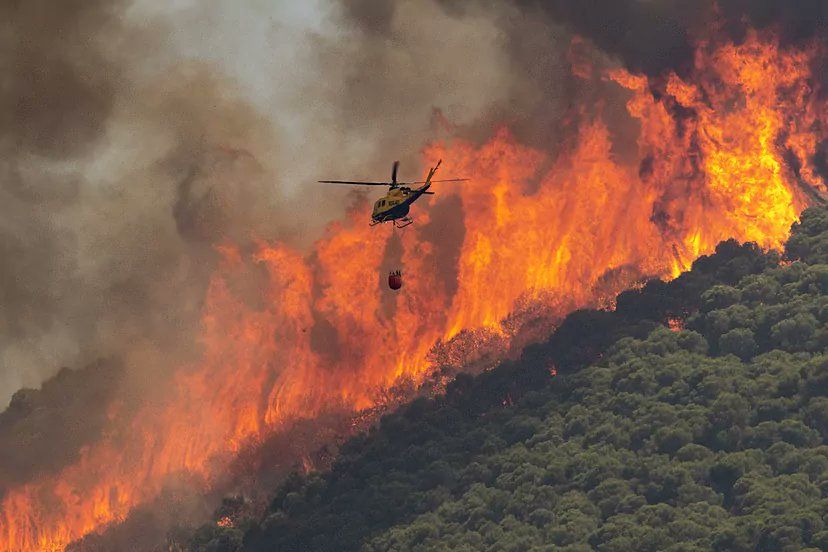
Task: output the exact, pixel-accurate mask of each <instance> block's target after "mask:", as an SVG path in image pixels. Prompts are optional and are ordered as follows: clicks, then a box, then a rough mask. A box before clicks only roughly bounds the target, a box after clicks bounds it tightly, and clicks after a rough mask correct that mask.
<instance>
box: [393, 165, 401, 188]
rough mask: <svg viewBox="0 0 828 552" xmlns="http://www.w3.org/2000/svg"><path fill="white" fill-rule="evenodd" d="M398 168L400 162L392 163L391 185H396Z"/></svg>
mask: <svg viewBox="0 0 828 552" xmlns="http://www.w3.org/2000/svg"><path fill="white" fill-rule="evenodd" d="M399 166H400V162H399V161H394V166H393V167H392V168H391V183H392V184H396V183H397V169H398V168H399Z"/></svg>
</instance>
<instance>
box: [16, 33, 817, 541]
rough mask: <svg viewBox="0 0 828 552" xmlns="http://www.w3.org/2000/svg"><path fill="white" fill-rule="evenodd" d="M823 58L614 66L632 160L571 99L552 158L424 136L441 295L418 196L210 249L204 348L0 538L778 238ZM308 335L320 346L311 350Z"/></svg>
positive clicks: (801, 160)
mask: <svg viewBox="0 0 828 552" xmlns="http://www.w3.org/2000/svg"><path fill="white" fill-rule="evenodd" d="M818 55H821V52H819V51H818V50H817V47H816V46H814V47H812V48H804V49H793V50H787V49H786V50H782V49H781V48H780V46H779V45H778V44H777V42H776V41H775V40H774V39H773V37H772V36H769V35H759V34H757V33H753V34H751V35H750V36H748V38H747V40H745V41H744V42H743V43H742V44H740V45H735V44H731V43H724V44H717V43H715V42H710V43H701V44H700V45H699V47H698V52H697V55H696V63H695V71H694V72H693V76H692V78H688V79H683V78H680V77H679V76H677V75H669V76H667V77H665V78H661V79H652V78H649V79H648V78H646V77H643V76H639V75H633V74H630V73H628V72H626V71H623V70H615V71H612V72H611V73H609V74H608V75H606V76H605V78H607V79H609V80H610V82H614V83H617V85H618V86H620V87H622V88H623V89H626V90H627V91H628V93H629V94H630V99H629V102H628V104H627V109H628V112H629V114H630V115H631V116H632V117H633V118H634V119H636V120H637V121H638V122H639V123H640V128H641V131H640V134H639V138H638V143H637V151H638V155H637V156H635V158H634V159H624V158H621V156H619V155H617V154H616V153H615V152H614V144H613V136H612V134H611V132H610V130H609V129H608V126H607V124H605V122H604V120H603V119H602V116H601V112H600V109H595V110H592V112H591V113H587V110H586V109H582V112H581V113H580V118H579V120H580V121H581V123H580V124H579V127H578V128H577V131H576V132H574V133H572V135H571V138H570V139H568V141H567V143H566V144H565V145H564V147H563V150H562V151H561V153H560V154H559V155H557V156H556V158H554V159H551V158H550V156H549V154H546V153H544V152H541V151H537V150H534V149H532V148H529V147H526V146H524V145H521V144H520V143H518V142H517V141H516V140H515V139H514V138H513V137H512V135H510V133H509V132H508V131H507V130H506V129H503V130H501V131H499V132H498V133H497V134H496V135H495V136H494V137H493V138H492V139H491V140H490V141H488V142H487V143H485V144H483V145H482V146H475V145H473V144H470V143H466V142H462V141H454V142H452V143H451V144H433V145H430V146H429V147H427V148H426V150H425V153H424V161H425V162H432V161H434V160H436V159H437V158H442V159H444V160H445V170H446V172H447V173H451V174H461V175H463V176H467V177H469V178H471V182H470V183H468V185H464V186H463V187H462V188H461V187H458V188H452V189H446V190H441V194H440V195H437V196H435V198H436V199H435V200H434V201H436V202H441V201H460V202H462V210H460V211H458V212H456V216H457V217H461V218H462V222H463V225H464V228H465V234H464V237H463V242H462V246H461V251H460V256H459V261H458V262H457V274H458V277H457V281H456V287H454V286H451V285H447V284H446V283H445V281H444V280H445V279H444V278H443V279H442V280H441V279H440V278H438V276H437V274H436V272H435V270H434V268H433V267H434V266H435V264H436V263H437V260H438V256H439V255H440V254H441V253H440V251H439V244H435V243H431V242H429V241H428V240H427V239H425V238H424V232H425V230H424V228H426V227H427V226H428V222H429V216H428V209H427V208H426V206H424V205H422V204H418V205H417V209H418V213H417V216H418V218H419V224H418V225H415V226H413V227H412V228H411V229H409V230H407V231H405V232H404V233H402V234H403V235H402V236H401V237H400V236H398V237H397V238H391V233H390V231H386V230H387V228H383V227H381V228H374V229H369V228H368V225H367V223H366V221H367V220H368V211H367V208H359V209H356V210H355V211H354V213H352V214H351V215H349V217H348V218H346V219H345V220H342V221H339V222H336V223H333V224H332V225H331V226H330V227H329V229H328V231H327V234H326V236H325V237H324V238H323V239H321V240H320V241H319V242H318V243H317V244H316V245H315V247H314V250H313V252H312V254H311V255H305V254H303V253H301V252H299V251H294V250H292V249H290V248H289V247H287V246H285V245H283V244H279V243H260V244H259V245H258V248H257V249H256V251H255V252H253V253H248V252H244V251H242V250H241V249H239V248H237V247H235V246H233V245H232V244H227V245H224V246H222V247H221V248H220V250H221V254H222V258H223V261H222V263H221V266H220V269H219V270H218V271H217V273H216V274H215V275H214V277H213V278H212V282H211V284H210V286H209V290H208V293H207V297H206V301H205V307H204V314H203V333H202V336H201V341H202V344H203V358H202V360H201V361H200V362H199V363H197V364H196V365H193V366H187V367H182V368H181V369H180V370H179V371H178V372H177V373H176V375H175V377H174V381H173V383H172V385H171V386H170V389H169V394H168V395H167V396H166V397H165V398H164V399H162V401H161V403H160V406H159V405H158V404H157V403H156V404H154V405H151V406H147V407H146V408H144V409H142V410H140V411H139V412H138V413H137V414H136V415H135V416H134V417H133V418H132V419H131V420H129V421H127V422H124V421H123V420H113V422H112V427H111V429H110V430H109V431H108V432H107V433H106V435H105V436H104V437H103V438H102V440H101V441H100V442H98V443H96V444H93V445H91V446H89V447H87V448H85V449H84V450H82V451H81V454H80V458H79V460H78V461H77V462H76V463H75V464H73V465H70V466H68V467H66V468H64V469H63V470H62V471H61V472H60V473H58V474H55V475H49V476H44V477H42V478H41V479H39V480H36V481H33V482H31V483H28V484H25V485H21V486H20V487H18V488H14V489H11V490H9V491H8V492H7V494H6V495H5V496H4V497H3V499H2V508H1V509H0V549H2V550H9V551H29V550H62V549H63V548H64V547H65V546H66V545H67V544H68V543H70V542H72V541H73V540H76V539H78V538H80V537H82V536H83V535H85V534H87V533H90V532H94V531H96V530H100V529H101V528H102V527H104V526H106V525H107V524H110V523H113V522H118V521H120V520H123V519H124V518H125V517H126V516H127V515H128V514H129V512H130V511H131V510H132V509H134V508H135V507H136V506H137V505H140V504H142V503H146V502H147V501H150V500H152V499H153V498H155V497H157V496H158V495H159V494H160V493H161V490H162V488H163V487H164V485H165V483H166V482H168V481H169V478H170V477H173V476H176V475H180V474H186V475H187V476H188V477H190V478H193V479H195V480H198V481H201V482H202V484H203V485H204V486H205V488H208V487H209V486H210V484H211V481H213V480H214V478H215V476H216V475H217V474H218V473H220V472H221V470H222V469H223V467H225V466H226V465H227V463H228V462H229V461H230V460H231V459H232V458H233V456H234V455H235V454H236V453H237V452H238V451H239V450H240V449H241V448H242V447H244V446H245V444H247V443H249V442H250V441H251V440H253V439H259V438H262V437H263V436H266V435H268V434H270V433H272V432H275V431H279V429H280V428H281V427H284V425H285V424H287V423H289V422H290V421H291V420H296V419H299V418H307V417H313V416H315V415H317V414H318V413H320V412H322V411H323V410H325V409H327V408H330V407H331V406H332V405H336V406H340V407H342V408H345V409H348V410H350V411H353V412H357V411H360V410H362V409H366V408H370V407H372V406H374V405H375V403H376V395H375V394H374V392H373V390H376V389H383V388H388V387H390V386H392V385H394V383H395V382H397V381H399V380H400V378H408V379H411V380H413V381H415V382H417V381H422V380H423V378H424V377H425V376H426V375H427V373H428V370H429V362H428V360H427V359H428V353H429V350H430V349H431V348H432V347H433V345H434V344H435V343H436V342H438V341H440V340H443V341H446V340H450V339H452V338H453V337H455V336H458V334H460V333H461V332H462V331H463V330H466V329H475V328H487V329H489V330H492V331H493V332H495V333H497V332H503V331H504V330H503V326H502V325H501V322H502V321H503V320H504V319H505V318H506V317H508V316H509V315H510V314H512V313H514V312H515V311H516V310H518V309H520V308H521V307H520V306H521V305H527V304H538V303H540V304H543V305H547V306H548V307H549V309H550V311H551V312H555V313H557V314H558V315H561V314H564V313H566V312H567V311H569V310H571V309H573V308H577V307H581V306H585V305H591V304H596V303H597V302H598V301H599V300H602V299H604V298H605V297H601V296H600V295H606V294H607V293H608V292H611V291H613V290H612V289H610V290H607V289H606V288H605V287H601V285H600V284H601V282H602V281H603V280H602V279H604V278H605V277H606V275H607V274H609V273H612V271H617V270H620V269H624V268H629V267H632V268H633V269H634V271H633V273H635V274H636V275H638V277H640V276H642V275H651V276H661V277H671V276H675V275H676V274H678V273H679V272H680V271H682V270H684V269H686V268H688V267H689V265H690V264H691V263H692V261H693V260H694V259H695V258H697V257H698V256H699V255H701V254H705V253H708V252H710V251H711V250H712V249H713V247H714V246H715V245H716V243H718V242H719V241H720V240H723V239H726V238H730V237H736V238H738V239H740V240H746V241H747V240H750V241H756V242H757V243H759V244H760V245H761V246H763V247H779V246H780V245H781V244H782V243H783V241H784V240H785V238H786V236H787V234H788V231H789V228H790V225H791V224H792V223H793V222H794V221H795V220H796V218H797V214H798V212H799V211H800V210H801V209H802V208H804V207H805V206H806V205H807V203H808V201H809V198H808V196H807V194H806V193H805V192H804V191H803V190H804V189H805V188H804V187H803V185H807V186H810V187H811V189H816V190H818V191H820V192H821V191H823V190H824V188H825V183H824V182H823V180H822V179H821V177H820V176H819V174H818V172H817V170H816V168H815V167H814V165H813V162H812V156H813V153H814V151H815V149H816V147H817V144H818V143H819V142H820V141H821V140H823V139H824V138H825V136H824V135H823V134H820V130H821V129H822V128H825V124H826V122H828V121H826V120H825V119H826V116H827V115H826V114H827V113H828V109H826V106H825V103H824V102H823V101H821V100H819V99H818V97H817V94H816V93H815V91H814V90H813V86H814V84H813V79H812V78H811V75H810V74H809V69H808V68H809V66H810V63H811V61H812V60H813V59H814V58H815V57H816V56H818ZM575 73H576V74H577V75H578V76H579V77H580V78H588V76H589V75H590V74H591V71H588V70H586V69H584V68H583V67H581V66H579V67H577V68H576V71H575ZM590 109H592V108H590ZM790 156H793V157H795V158H796V159H797V160H798V162H797V169H796V170H794V169H792V168H791V167H790V164H789V163H787V162H786V161H785V160H786V159H788V158H790ZM455 194H459V198H458V197H456V196H455ZM392 239H400V240H401V244H402V256H403V263H404V265H405V271H406V274H409V275H416V276H415V277H411V278H409V279H408V280H407V281H406V284H405V287H404V289H403V290H402V291H401V292H400V293H398V294H397V295H396V296H395V297H394V299H393V305H392V306H393V308H392V309H391V310H390V311H389V309H388V308H386V306H384V305H383V291H382V288H381V287H379V286H381V282H380V277H381V276H382V274H383V273H384V272H382V271H381V268H382V267H381V263H382V258H383V251H384V250H385V249H386V247H388V246H389V243H390V242H391V240H392ZM260 270H263V271H264V273H265V275H266V284H265V285H264V286H263V288H262V289H261V293H262V298H263V299H264V300H263V301H262V302H261V304H262V305H263V306H261V307H252V306H251V305H250V304H249V302H247V301H245V299H244V298H243V297H241V294H239V293H238V292H237V291H235V290H234V286H233V282H234V281H235V279H237V278H244V277H246V276H248V275H249V274H250V273H251V272H256V271H260ZM378 275H379V276H378ZM372 283H375V284H376V285H370V284H372ZM629 283H631V282H629V281H626V282H617V284H616V285H615V288H620V287H621V286H622V285H626V284H629ZM597 290H603V291H597ZM614 291H618V289H615V290H614ZM320 320H324V322H325V325H326V331H325V332H323V333H322V337H320V336H319V335H318V334H317V335H316V337H314V332H313V331H309V328H313V327H314V326H315V325H318V324H319V321H320ZM314 339H317V340H318V339H323V340H325V341H326V342H325V347H324V348H325V349H326V350H328V351H335V353H329V352H328V353H326V352H320V348H319V347H318V346H316V345H315V344H314Z"/></svg>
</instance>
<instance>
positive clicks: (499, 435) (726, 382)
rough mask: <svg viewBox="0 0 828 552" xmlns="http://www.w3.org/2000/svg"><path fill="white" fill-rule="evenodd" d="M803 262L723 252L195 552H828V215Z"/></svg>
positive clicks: (281, 493) (452, 391)
mask: <svg viewBox="0 0 828 552" xmlns="http://www.w3.org/2000/svg"><path fill="white" fill-rule="evenodd" d="M786 255H787V257H788V258H790V259H792V260H793V262H786V263H783V264H781V265H780V264H779V262H778V261H779V259H778V256H777V255H775V254H762V253H761V252H759V251H758V250H757V249H756V248H755V247H752V246H738V245H737V244H735V243H733V242H725V243H724V244H722V245H720V247H719V248H718V250H717V253H716V255H713V256H710V257H707V258H702V259H699V261H697V262H696V263H695V264H694V267H693V270H692V271H691V272H689V273H688V274H685V275H683V276H682V277H681V278H678V279H677V280H675V281H673V282H670V283H662V282H651V283H650V284H648V285H647V286H645V287H644V288H642V289H641V290H637V291H632V292H627V293H624V294H622V295H621V296H619V298H618V304H617V309H616V311H615V312H598V311H581V312H577V313H573V314H572V315H570V316H569V317H568V318H567V320H566V321H565V322H564V323H563V324H562V325H561V327H560V328H559V329H558V331H557V332H556V333H555V335H553V336H552V338H550V340H549V341H548V342H547V343H544V344H540V345H536V346H533V347H531V348H529V349H528V350H527V351H526V353H525V354H524V355H523V358H522V359H521V360H520V361H518V362H511V363H504V364H503V365H502V366H500V367H498V368H497V369H495V370H492V371H491V372H488V373H485V374H483V375H481V376H479V377H476V378H472V377H470V376H460V377H458V378H457V380H456V381H455V382H454V383H453V384H451V385H450V386H449V388H448V389H447V392H446V394H445V396H441V397H438V398H435V399H418V400H416V401H414V402H413V403H411V404H410V405H408V406H407V407H405V408H402V409H400V410H399V411H398V412H396V413H394V414H390V415H388V416H385V417H384V418H383V419H382V421H381V423H380V424H379V426H378V427H377V428H375V429H374V430H372V431H371V432H370V433H369V434H364V435H360V436H357V437H355V438H354V439H352V440H351V441H349V442H348V443H347V444H346V445H345V446H344V447H343V448H342V449H341V451H340V458H339V460H338V461H337V463H336V464H335V465H334V467H333V469H332V470H331V471H330V472H329V473H319V474H312V475H310V476H307V477H304V476H299V475H295V476H293V477H291V478H290V479H289V480H288V481H286V482H285V483H284V484H283V485H282V487H281V488H280V489H279V490H278V491H277V493H276V495H275V497H274V499H273V501H272V504H271V507H270V511H269V512H268V514H267V515H266V516H265V517H264V518H263V519H261V520H258V521H257V522H254V523H253V526H252V527H251V528H249V529H248V530H247V532H246V534H245V535H243V536H242V534H241V531H239V530H238V529H234V528H219V527H216V526H212V527H205V528H202V529H201V530H200V531H199V533H198V535H197V536H196V538H195V539H194V540H193V541H192V542H191V548H192V549H193V550H213V551H221V550H227V551H230V550H236V549H237V548H238V547H239V546H240V545H241V546H242V547H243V549H245V550H250V551H260V550H261V551H264V550H271V551H272V550H276V551H347V550H364V551H367V552H379V551H409V550H412V551H433V550H436V551H439V550H452V551H461V550H462V551H469V552H472V551H481V550H490V551H516V552H517V551H553V550H561V551H570V552H574V551H582V550H583V551H586V550H599V551H607V552H610V551H619V552H620V551H630V550H642V551H676V552H678V551H682V552H685V551H693V550H722V551H748V550H761V551H776V550H779V551H787V550H805V549H815V550H828V446H826V437H828V354H826V345H828V325H826V323H828V299H827V298H826V291H828V212H826V211H824V210H821V209H811V210H808V211H806V212H805V213H804V214H803V216H802V223H801V224H799V225H797V226H795V227H794V234H793V236H792V237H791V239H790V241H789V244H788V247H787V249H786ZM668 319H680V320H683V321H684V324H685V329H684V330H682V331H670V330H668V329H667V328H666V327H665V323H666V322H667V320H668ZM551 367H555V368H556V369H557V370H558V375H557V376H554V377H552V376H551V375H550V372H549V369H550V368H551ZM240 543H241V544H240Z"/></svg>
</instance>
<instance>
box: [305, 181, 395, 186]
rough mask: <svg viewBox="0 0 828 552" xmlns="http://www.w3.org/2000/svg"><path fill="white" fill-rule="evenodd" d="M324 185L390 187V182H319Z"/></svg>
mask: <svg viewBox="0 0 828 552" xmlns="http://www.w3.org/2000/svg"><path fill="white" fill-rule="evenodd" d="M317 182H320V183H322V184H353V185H355V186H390V185H391V184H390V183H388V182H358V181H356V180H317Z"/></svg>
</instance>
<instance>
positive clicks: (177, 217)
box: [0, 0, 555, 405]
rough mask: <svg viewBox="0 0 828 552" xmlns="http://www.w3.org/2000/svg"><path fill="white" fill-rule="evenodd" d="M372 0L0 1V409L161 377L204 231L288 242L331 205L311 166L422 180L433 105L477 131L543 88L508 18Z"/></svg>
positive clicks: (322, 219) (199, 280)
mask: <svg viewBox="0 0 828 552" xmlns="http://www.w3.org/2000/svg"><path fill="white" fill-rule="evenodd" d="M379 4H382V3H377V4H375V5H374V6H369V5H368V4H365V6H366V7H365V8H364V12H363V14H362V15H360V7H359V6H358V5H357V4H348V3H343V4H341V5H339V4H333V5H329V4H326V5H322V4H312V3H308V4H303V6H302V7H299V6H297V4H294V3H285V4H283V5H275V6H274V5H271V4H250V5H246V6H244V7H239V6H238V5H236V4H231V3H228V2H221V1H218V0H211V1H208V2H200V3H197V4H196V3H193V4H187V3H185V2H184V3H176V4H175V5H174V6H172V5H171V6H166V5H165V6H161V5H159V4H156V3H153V2H151V1H150V0H135V1H133V2H128V1H127V0H119V1H116V2H102V1H93V2H87V1H84V2H81V1H79V0H69V1H67V2H61V3H59V5H52V4H51V3H46V2H44V1H43V0H33V1H31V2H27V3H20V2H17V1H15V0H2V3H0V18H1V19H2V22H0V36H3V37H4V38H7V39H8V44H9V48H4V49H3V50H2V52H0V67H2V68H3V72H2V74H0V83H2V84H1V85H0V107H2V110H0V175H2V181H0V195H2V202H0V252H2V255H3V257H2V259H3V261H2V265H1V266H0V312H2V317H0V405H4V404H6V403H7V401H8V400H9V397H10V396H11V394H12V393H14V392H15V391H16V390H17V389H19V388H21V387H24V386H30V387H32V386H37V385H39V384H40V383H41V382H42V381H43V380H44V379H45V378H48V377H49V376H50V375H52V374H54V373H55V372H56V371H57V369H58V368H59V367H60V366H62V365H68V366H81V365H83V364H86V363H88V362H91V361H93V360H94V359H96V358H98V357H102V356H106V357H109V356H116V357H117V356H120V357H124V358H125V360H126V361H127V365H128V366H134V367H138V368H137V369H138V370H139V371H141V373H146V371H157V372H158V373H160V374H163V373H167V372H169V371H170V370H171V369H172V367H171V366H170V364H173V365H174V364H175V360H172V361H171V360H169V359H177V358H180V357H181V356H182V355H184V356H186V355H187V354H190V353H191V352H192V351H191V349H192V347H191V345H192V337H193V335H194V333H195V332H196V328H197V324H198V316H199V309H200V306H201V300H202V298H203V292H204V287H205V285H206V281H207V279H208V277H209V274H210V271H211V267H212V263H213V261H214V255H213V252H212V248H211V246H212V245H213V244H214V243H215V242H216V241H218V240H221V239H233V240H236V241H242V242H243V241H244V240H247V239H249V238H250V237H252V236H257V237H264V238H277V239H282V240H287V241H288V242H290V243H292V244H294V245H296V246H297V247H305V246H307V245H308V244H309V243H311V242H312V241H313V240H314V239H315V238H316V237H318V236H319V235H320V229H321V228H322V227H323V226H324V224H326V223H327V222H328V221H329V220H331V219H333V218H335V217H338V216H339V215H340V214H341V213H342V211H343V208H344V206H345V204H346V203H347V201H349V200H348V199H347V193H348V192H347V190H341V189H331V188H322V187H320V186H319V185H316V184H315V180H317V179H320V178H343V177H348V178H371V179H376V178H380V177H382V178H384V177H386V176H387V174H386V173H388V171H389V168H390V164H391V162H392V161H393V160H395V159H401V160H402V161H403V165H402V174H401V176H402V177H405V178H413V177H416V176H420V175H419V170H420V167H419V149H420V148H421V147H422V145H423V144H424V143H425V142H426V141H427V140H428V139H429V138H430V137H440V135H439V133H438V131H437V130H436V129H435V127H434V125H433V121H434V120H435V110H437V111H439V113H441V114H442V115H444V116H445V117H447V118H448V119H449V120H450V121H452V122H453V123H455V124H458V125H460V126H461V127H463V126H465V127H467V128H469V129H472V130H470V132H471V133H472V134H474V132H478V131H482V130H486V128H485V126H486V125H487V124H489V121H491V120H493V119H494V118H493V117H490V115H491V114H492V113H501V114H502V113H507V112H510V111H511V112H515V113H519V115H518V116H517V118H523V116H524V115H526V117H527V118H528V116H529V114H530V113H532V112H537V111H538V110H539V109H540V106H541V105H542V104H543V105H545V106H546V107H548V106H549V105H550V104H549V100H548V99H546V98H548V97H555V94H551V95H550V94H549V88H550V87H551V88H552V89H553V90H554V80H555V79H553V78H551V77H550V75H549V74H548V73H545V74H544V76H543V78H544V79H546V81H545V84H543V85H537V83H535V85H532V86H529V85H528V84H527V83H529V84H531V83H530V82H529V79H527V78H526V77H525V76H524V73H525V69H526V67H521V66H514V65H513V56H511V54H510V50H511V49H512V48H513V47H514V44H513V43H511V41H512V40H513V39H512V37H511V36H510V35H508V34H505V33H503V31H502V30H501V23H502V21H501V19H502V18H503V17H504V13H508V14H509V15H508V17H513V18H515V19H514V20H513V22H512V23H511V24H513V25H517V24H523V23H526V24H528V23H527V22H526V20H524V19H523V16H522V15H521V14H520V13H519V12H517V11H512V12H507V11H503V10H495V11H492V10H490V9H488V8H485V7H481V8H475V7H472V8H470V9H468V10H464V12H463V13H462V14H461V13H458V12H453V11H451V10H446V9H444V7H443V6H441V5H440V4H439V3H438V2H436V1H434V0H429V1H426V2H413V1H408V2H395V3H393V5H392V4H388V7H387V8H386V9H385V11H384V12H383V11H382V9H381V10H380V15H379V16H377V17H376V18H375V17H374V15H372V14H374V10H375V8H376V6H377V5H379ZM383 13H384V15H383ZM362 16H365V17H368V18H369V20H372V19H371V18H375V19H376V22H375V23H370V24H369V25H368V26H366V24H365V23H364V21H363V20H362V19H360V18H361V17H362ZM521 21H523V23H520V22H521ZM297 22H299V25H297ZM369 27H370V28H369ZM374 27H377V28H376V29H374ZM251 28H252V29H254V30H255V32H250V29H251ZM538 34H539V36H540V35H545V36H548V33H546V32H543V33H538ZM544 40H547V39H546V38H544ZM470 60H473V61H474V63H470ZM547 85H549V86H547ZM544 102H545V103H544ZM480 121H484V123H483V126H482V127H477V128H478V130H477V131H475V130H474V129H475V128H476V127H475V125H479V124H480ZM159 359H166V360H164V361H161V360H159ZM128 371H129V370H128ZM133 379H136V380H141V379H142V377H140V376H134V377H133ZM127 381H131V380H130V378H127Z"/></svg>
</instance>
